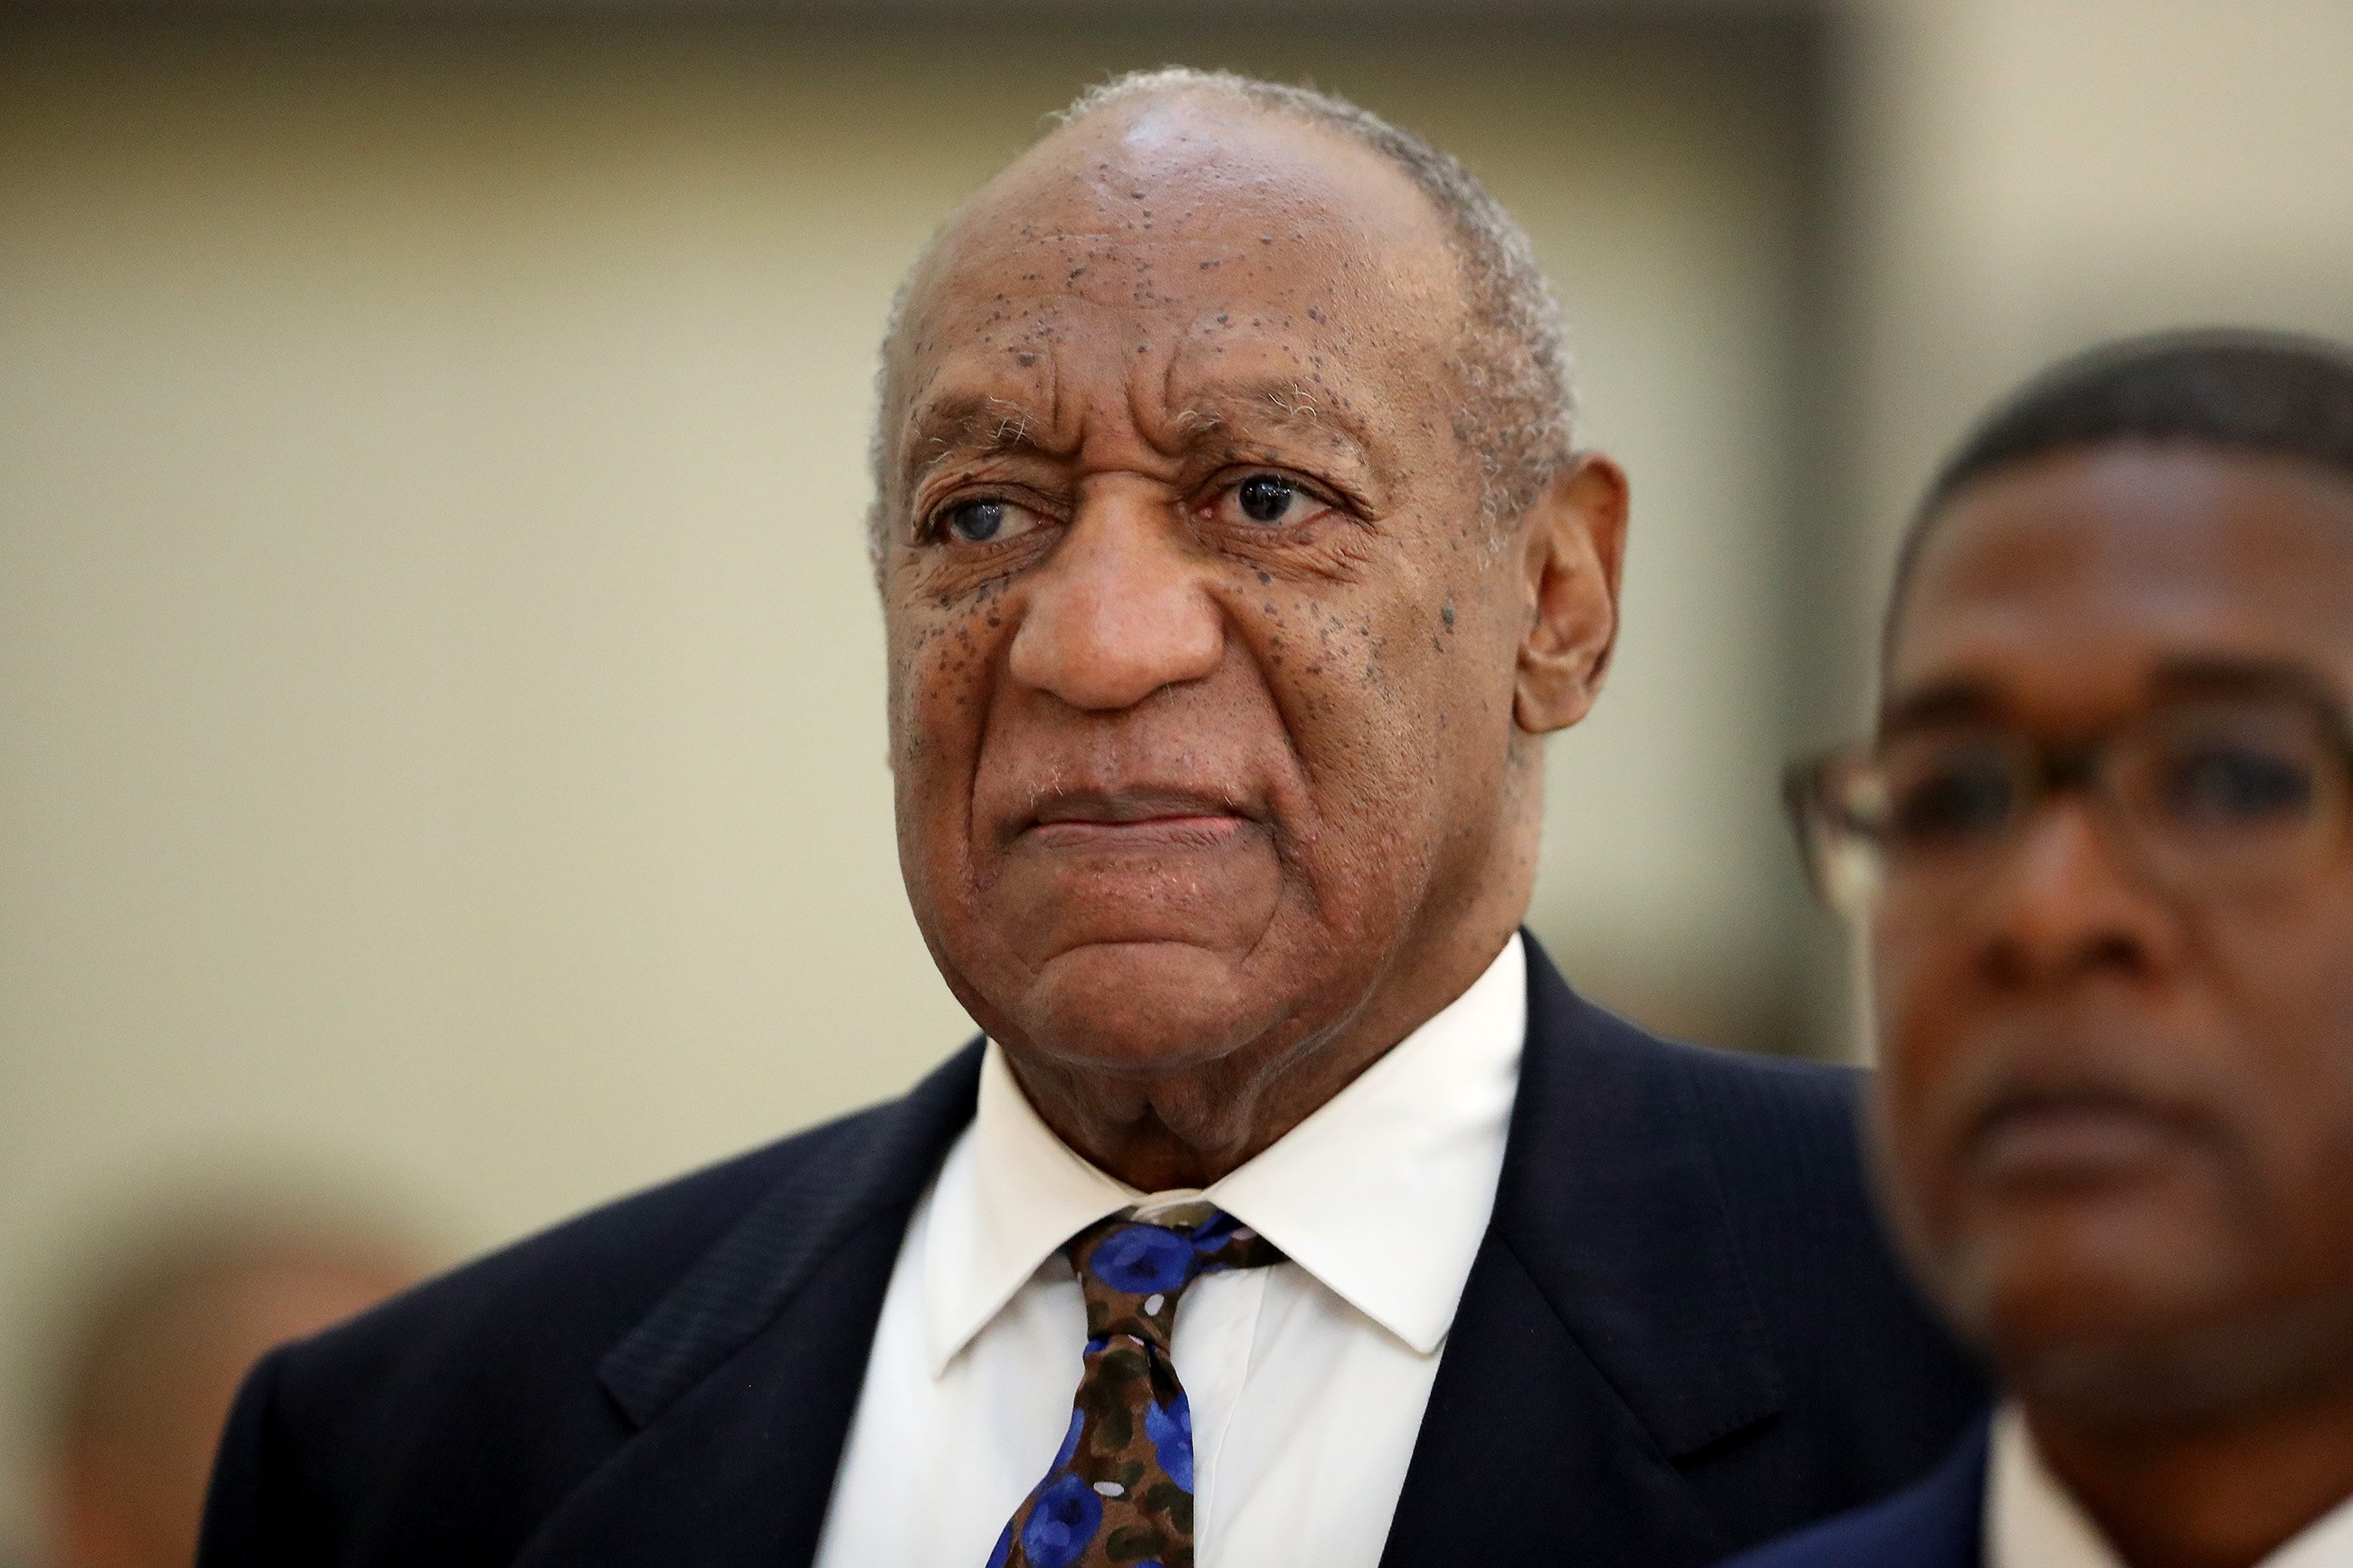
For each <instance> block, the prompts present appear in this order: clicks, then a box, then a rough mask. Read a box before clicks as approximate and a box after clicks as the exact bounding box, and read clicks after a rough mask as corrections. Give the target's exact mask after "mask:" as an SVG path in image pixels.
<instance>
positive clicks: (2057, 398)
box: [1880, 327, 2353, 651]
mask: <svg viewBox="0 0 2353 1568" xmlns="http://www.w3.org/2000/svg"><path fill="white" fill-rule="evenodd" d="M2120 441H2151V442H2179V443H2181V444H2184V445H2189V446H2196V447H2219V448H2223V449H2226V450H2231V451H2241V452H2258V453H2264V454H2268V455H2271V456H2274V457H2283V458H2298V459H2301V460H2303V461H2305V462H2308V463H2313V464H2316V465H2318V466H2320V467H2322V468H2333V469H2335V470H2337V472H2338V473H2340V474H2342V475H2344V476H2345V477H2346V478H2347V479H2348V480H2353V349H2348V348H2347V347H2345V346H2344V345H2343V344H2340V343H2336V342H2330V341H2329V340H2327V339H2326V338H2316V337H2307V336H2305V335H2303V334H2300V333H2294V332H2275V331H2253V330H2249V329H2243V328H2228V327H2207V328H2200V329H2198V330H2195V331H2174V332H2158V333H2153V334H2150V335H2148V336H2146V337H2135V338H2126V339H2123V340H2120V341H2118V342H2110V343H2105V344H2102V345H2101V346H2100V347H2098V348H2094V349H2091V350H2088V351H2086V352H2085V353H2080V354H2077V355H2076V356H2074V357H2073V358H2072V359H2067V360H2063V361H2061V362H2060V363H2058V364H2056V365H2053V366H2052V368H2050V369H2049V370H2046V371H2044V372H2043V373H2042V374H2040V375H2038V376H2036V377H2035V378H2034V379H2033V380H2031V381H2030V382H2028V383H2027V384H2025V385H2024V386H2023V387H2021V388H2020V389H2019V390H2018V391H2017V392H2015V393H2012V394H2011V395H2010V396H2009V397H2008V398H2005V399H2004V400H2003V401H2002V402H2000V404H1997V405H1995V406H1994V409H1993V411H1992V412H1991V413H1989V414H1988V415H1987V416H1985V417H1984V418H1983V419H1981V420H1980V421H1979V422H1978V425H1977V427H1976V428H1975V429H1973V430H1971V431H1970V432H1969V434H1968V437H1966V438H1964V439H1963V440H1962V442H1961V444H1960V446H1959V447H1956V448H1955V449H1954V451H1953V454H1952V456H1950V457H1948V458H1946V459H1945V463H1944V466H1943V467H1942V468H1938V469H1937V470H1936V479H1934V480H1933V481H1932V482H1931V483H1930V484H1929V486H1928V491H1927V494H1926V496H1925V497H1923V498H1922V500H1921V502H1920V506H1919V510H1916V511H1915V512H1914V513H1913V515H1912V522H1911V525H1910V527H1909V528H1908V529H1906V531H1905V535H1904V543H1903V547H1902V549H1901V550H1900V551H1899V552H1897V554H1896V559H1895V579H1894V584H1893V586H1892V587H1891V588H1890V590H1889V593H1888V597H1887V618H1886V621H1885V623H1884V625H1883V628H1882V631H1881V636H1880V647H1881V649H1882V651H1884V650H1885V649H1886V648H1888V647H1891V646H1893V643H1894V633H1895V618H1896V614H1897V612H1898V610H1899V609H1900V608H1901V607H1902V605H1903V602H1904V594H1905V587H1906V585H1907V584H1909V583H1910V581H1911V578H1912V573H1913V569H1914V568H1915V566H1916V565H1917V564H1918V563H1919V558H1920V553H1921V550H1922V546H1923V543H1924V542H1925V541H1926V538H1927V535H1928V533H1929V531H1930V528H1931V526H1932V525H1933V524H1934V523H1935V521H1936V519H1937V517H1938V516H1940V515H1941V514H1942V513H1943V512H1944V510H1945V509H1946V508H1947V506H1949V505H1950V504H1951V503H1952V500H1953V498H1954V497H1956V496H1957V495H1959V494H1960V493H1961V492H1962V491H1963V490H1965V489H1968V488H1969V487H1970V486H1972V485H1974V484H1976V483H1977V482H1978V480H1980V479H1985V478H1986V477H1987V476H1989V475H1990V474H1994V473H1997V472H2000V470H2002V469H2005V468H2014V467H2016V466H2017V465H2019V464H2021V463H2024V462H2027V461H2030V460H2031V459H2033V458H2040V457H2043V456H2045V455H2047V454H2049V453H2052V452H2056V451H2060V450H2063V449H2065V448H2068V447H2099V446H2106V445H2108V444H2110V443H2113V442H2120Z"/></svg>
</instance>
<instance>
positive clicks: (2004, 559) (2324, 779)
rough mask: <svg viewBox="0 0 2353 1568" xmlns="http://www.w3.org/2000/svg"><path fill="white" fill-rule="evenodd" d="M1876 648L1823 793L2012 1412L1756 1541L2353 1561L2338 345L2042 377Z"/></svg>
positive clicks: (1987, 436)
mask: <svg viewBox="0 0 2353 1568" xmlns="http://www.w3.org/2000/svg"><path fill="white" fill-rule="evenodd" d="M1884 655H1885V666H1886V669H1885V678H1884V679H1885V695H1884V700H1883V708H1882V710H1881V716H1880V721H1879V733H1878V736H1877V738H1876V739H1875V740H1874V741H1873V742H1871V743H1870V744H1869V745H1868V746H1867V747H1864V748H1862V749H1861V750H1859V751H1857V752H1852V753H1850V754H1848V755H1844V756H1840V757H1835V758H1832V759H1831V760H1829V761H1828V762H1826V763H1821V764H1819V765H1817V766H1816V767H1815V768H1814V769H1812V770H1811V771H1810V773H1804V774H1801V775H1799V787H1798V789H1797V790H1796V791H1795V798H1796V800H1797V801H1798V803H1799V805H1800V807H1801V814H1802V818H1803V822H1804V825H1805V826H1806V829H1807V836H1808V839H1809V843H1810V850H1811V852H1812V855H1813V858H1814V862H1815V869H1816V871H1817V873H1818V879H1819V880H1820V882H1821V883H1822V884H1823V885H1824V887H1825V888H1826V889H1828V890H1830V891H1831V892H1833V893H1834V894H1835V895H1837V896H1838V898H1839V900H1840V901H1841V902H1842V903H1843V904H1845V905H1846V906H1847V908H1848V909H1849V910H1850V912H1853V913H1856V914H1858V915H1860V916H1862V918H1863V920H1864V921H1865V922H1866V923H1867V927H1868V930H1869V933H1870V936H1871V939H1872V942H1873V954H1872V963H1873V980H1874V986H1875V1005H1876V1008H1877V1016H1878V1028H1879V1033H1880V1045H1881V1050H1882V1053H1883V1060H1884V1071H1883V1076H1882V1079H1881V1082H1880V1085H1879V1090H1878V1104H1877V1132H1878V1140H1879V1146H1880V1154H1881V1157H1882V1164H1883V1177H1884V1188H1885V1195H1886V1199H1887V1207H1888V1209H1889V1211H1890V1215H1891V1218H1892V1219H1893V1221H1894V1228H1895V1230H1896V1232H1897V1234H1898V1236H1899V1237H1900V1238H1901V1240H1902V1241H1903V1242H1904V1244H1905V1248H1906V1250H1907V1252H1908V1254H1909V1256H1910V1258H1911V1261H1912V1263H1913V1265H1914V1267H1915V1270H1916V1271H1917V1273H1918V1275H1919V1277H1920V1279H1921V1280H1922V1281H1923V1283H1924V1284H1925V1285H1926V1287H1927V1289H1928V1290H1929V1293H1930V1294H1931V1295H1932V1296H1934V1297H1935V1298H1936V1300H1938V1301H1939V1302H1940V1303H1941V1305H1942V1306H1943V1308H1944V1310H1946V1312H1947V1314H1948V1315H1949V1316H1950V1317H1951V1319H1952V1321H1954V1323H1955V1324H1956V1325H1957V1326H1958V1327H1959V1328H1960V1329H1961V1331H1963V1332H1964V1333H1965V1334H1966V1335H1967V1336H1968V1337H1969V1338H1971V1339H1972V1340H1974V1341H1975V1342H1977V1343H1978V1345H1980V1346H1981V1347H1982V1348H1983V1349H1984V1350H1985V1351H1986V1352H1987V1353H1988V1354H1989V1356H1990V1357H1991V1359H1992V1360H1993V1362H1994V1363H1995V1364H1996V1366H1997V1367H1998V1369H1999V1371H2000V1373H2001V1376H2002V1380H2003V1382H2004V1384H2006V1386H2007V1389H2008V1391H2009V1394H2010V1403H2008V1404H2007V1405H2004V1406H2003V1407H2002V1409H2001V1411H2000V1414H1999V1415H1997V1416H1996V1417H1995V1418H1994V1419H1993V1421H1992V1423H1991V1424H1990V1426H1989V1427H1981V1428H1980V1429H1978V1431H1976V1432H1975V1433H1974V1434H1973V1435H1971V1436H1968V1438H1966V1439H1965V1440H1964V1441H1963V1442H1962V1444H1961V1445H1960V1447H1959V1448H1958V1449H1957V1451H1956V1452H1955V1453H1954V1454H1953V1456H1952V1457H1951V1458H1949V1459H1948V1460H1947V1462H1946V1463H1945V1464H1944V1465H1943V1466H1942V1467H1941V1468H1939V1469H1938V1470H1937V1471H1936V1472H1935V1473H1934V1474H1932V1476H1931V1477H1930V1478H1929V1479H1927V1480H1926V1481H1924V1482H1922V1483H1920V1484H1919V1485H1917V1486H1915V1488H1913V1489H1910V1490H1908V1491H1905V1492H1902V1493H1899V1494H1897V1495H1896V1496H1895V1497H1894V1499H1893V1500H1890V1501H1887V1502H1885V1503H1883V1504H1882V1505H1880V1506H1878V1507H1876V1508H1873V1509H1871V1510H1866V1511H1864V1512H1862V1513H1860V1514H1856V1515H1850V1516H1848V1517H1846V1518H1844V1519H1842V1520H1840V1521H1833V1522H1831V1523H1830V1524H1828V1525H1825V1526H1821V1527H1819V1528H1818V1529H1816V1530H1815V1531H1810V1532H1809V1533H1807V1534H1804V1535H1801V1536H1799V1537H1797V1538H1795V1539H1794V1540H1792V1541H1790V1542H1785V1543H1783V1544H1782V1545H1780V1546H1779V1547H1778V1548H1768V1549H1767V1550H1765V1551H1764V1552H1759V1553H1757V1554H1755V1555H1753V1556H1751V1557H1747V1558H1744V1559H1742V1560H1741V1561H1742V1563H1745V1564H1746V1568H1833V1565H1837V1564H1853V1565H1856V1568H1862V1565H1863V1564H1869V1565H1870V1568H1975V1565H1976V1564H1978V1563H1987V1564H1991V1565H1994V1568H2116V1565H2117V1564H2129V1565H2130V1568H2254V1565H2255V1564H2258V1563H2260V1564H2263V1565H2264V1568H2322V1565H2323V1564H2335V1565H2341V1564H2347V1563H2353V723H2348V704H2353V353H2346V352H2344V351H2341V350H2339V349H2337V348H2336V347H2334V346H2332V345H2328V344H2325V343H2319V342H2307V341H2303V340H2287V339H2279V338H2272V337H2259V336H2253V335H2247V334H2235V333H2227V334H2226V333H2200V334H2195V335H2189V336H2182V337H2168V338H2163V339H2154V340H2144V341H2140V342H2130V343H2126V344H2124V345H2122V346H2119V347H2116V348H2112V349H2110V350H2107V351H2105V352H2103V353H2095V354H2094V355H2091V356H2089V357H2087V358H2085V359H2083V360H2080V361H2076V362H2073V363H2069V364H2066V365H2064V366H2062V367H2061V368H2060V369H2059V370H2057V371H2056V372H2054V373H2052V374H2051V375H2050V376H2048V377H2047V378H2046V379H2044V380H2042V381H2041V382H2039V383H2037V384H2034V385H2032V386H2030V387H2029V388H2028V389H2027V390H2026V391H2025V392H2024V393H2023V394H2022V395H2021V396H2020V397H2019V398H2018V399H2017V400H2016V401H2015V402H2013V403H2012V404H2011V405H2009V406H2008V407H2006V408H2004V409H2002V410H2000V412H1998V413H1997V414H1996V415H1995V416H1993V417H1992V419H1991V420H1990V421H1989V423H1988V424H1987V425H1986V426H1984V427H1983V428H1981V429H1980V431H1979V432H1978V434H1977V435H1976V436H1975V437H1973V438H1972V439H1971V440H1970V441H1969V442H1968V444H1966V445H1965V446H1964V447H1962V449H1961V451H1960V452H1959V454H1958V455H1957V457H1956V458H1953V459H1952V461H1951V462H1950V464H1949V465H1948V466H1947V469H1946V472H1945V474H1944V476H1943V477H1942V478H1941V479H1939V480H1938V481H1937V482H1936V485H1935V487H1934V488H1933V489H1932V490H1931V491H1930V494H1929V499H1928V502H1927V504H1926V507H1925V508H1924V509H1923V511H1922V513H1921V516H1920V519H1919V521H1917V522H1916V523H1915V526H1914V531H1913V534H1912V537H1911V539H1910V540H1909V542H1908V543H1907V548H1906V550H1905V554H1904V557H1903V565H1902V567H1901V568H1899V572H1898V575H1897V579H1896V584H1895V590H1894V605H1893V607H1892V609H1891V611H1890V615H1889V620H1888V627H1887V633H1886V637H1885V649H1884Z"/></svg>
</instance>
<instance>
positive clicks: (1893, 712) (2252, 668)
mask: <svg viewBox="0 0 2353 1568" xmlns="http://www.w3.org/2000/svg"><path fill="white" fill-rule="evenodd" d="M2148 684H2149V689H2150V692H2151V694H2152V695H2153V696H2155V697H2158V698H2160V699H2162V698H2168V697H2173V698H2179V697H2295V698H2299V699H2305V700H2311V699H2315V698H2316V699H2319V700H2322V701H2326V702H2330V703H2335V702H2336V701H2337V700H2338V699H2337V694H2336V691H2335V690H2334V689H2333V688H2331V686H2330V685H2329V683H2328V681H2327V679H2326V678H2325V677H2323V676H2322V675H2321V674H2320V673H2319V672H2318V671H2317V670H2315V669H2313V668H2310V667H2309V666H2306V665H2303V664H2298V663H2296V662H2295V660H2293V659H2278V658H2179V659H2168V660H2166V661H2165V662H2163V663H2161V664H2159V665H2158V668H2157V673H2156V674H2155V675H2154V676H2153V677H2152V678H2151V679H2150V680H2149V683H2148ZM2007 706H2008V704H2006V703H2005V702H2004V701H2003V700H2002V699H2001V695H2000V692H1999V691H1998V690H1997V689H1995V688H1994V687H1993V686H1992V685H1991V684H1989V683H1988V682H1986V681H1983V680H1978V679H1957V680H1947V681H1939V682H1937V683H1936V684H1934V685H1931V686H1926V687H1923V688H1921V689H1919V690H1917V691H1915V692H1912V693H1910V694H1908V695H1906V696H1905V697H1903V698H1901V699H1899V700H1896V701H1894V702H1891V703H1888V704H1886V705H1884V706H1883V707H1882V708H1881V709H1880V710H1879V732H1880V733H1881V734H1883V735H1889V734H1895V733H1899V732H1901V731H1906V730H1918V729H1925V728H1928V727H1930V726H1933V725H1936V724H1954V723H1967V722H1973V721H1974V722H1983V721H1987V720H1990V719H1995V718H1998V717H2000V714H2001V713H2002V711H2003V710H2005V708H2006V707H2007Z"/></svg>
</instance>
